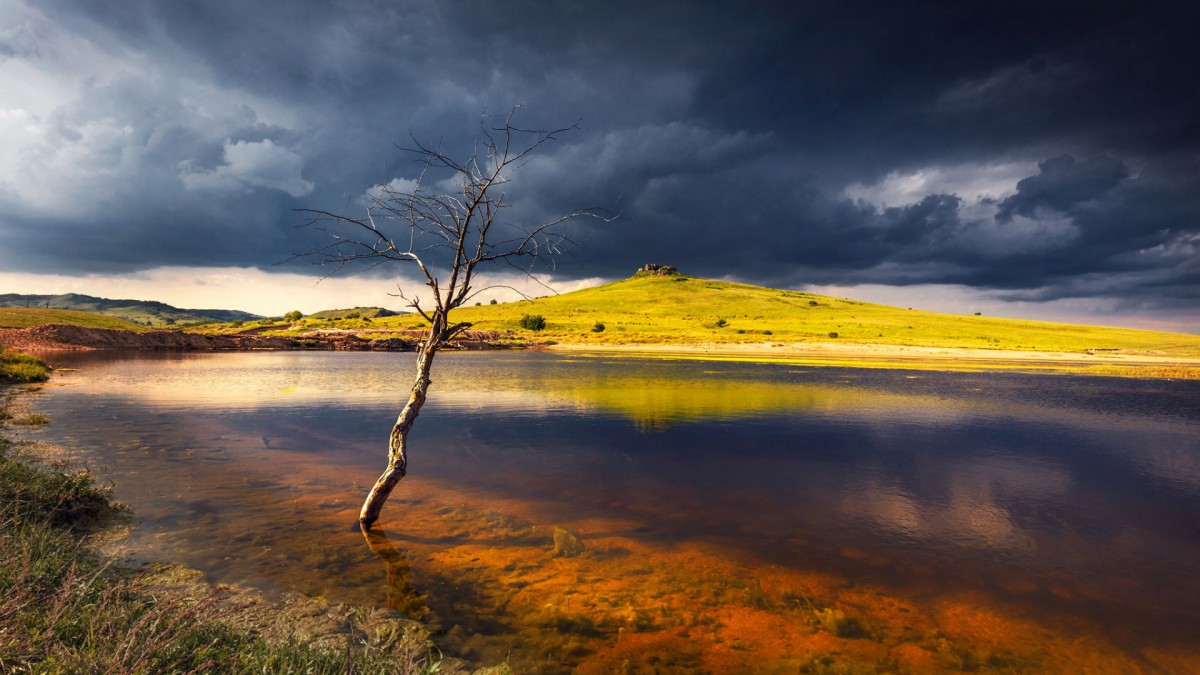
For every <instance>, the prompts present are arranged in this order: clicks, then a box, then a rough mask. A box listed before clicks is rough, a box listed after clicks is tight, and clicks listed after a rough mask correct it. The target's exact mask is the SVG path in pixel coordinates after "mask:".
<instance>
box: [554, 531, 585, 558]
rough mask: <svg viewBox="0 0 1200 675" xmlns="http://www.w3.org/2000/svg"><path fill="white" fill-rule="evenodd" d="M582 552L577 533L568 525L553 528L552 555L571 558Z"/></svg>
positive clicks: (581, 543) (581, 544)
mask: <svg viewBox="0 0 1200 675" xmlns="http://www.w3.org/2000/svg"><path fill="white" fill-rule="evenodd" d="M580 553H583V542H582V541H580V540H579V533H578V532H576V531H575V530H572V529H571V528H569V527H555V528H554V555H555V556H558V557H562V558H573V557H575V556H577V555H579V554H580Z"/></svg>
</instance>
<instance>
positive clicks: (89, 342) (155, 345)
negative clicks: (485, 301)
mask: <svg viewBox="0 0 1200 675" xmlns="http://www.w3.org/2000/svg"><path fill="white" fill-rule="evenodd" d="M0 344H6V345H9V346H12V347H16V348H17V349H21V350H25V351H31V350H32V351H48V350H68V351H84V350H95V349H135V350H136V349H146V350H178V351H192V350H231V351H238V350H243V351H244V350H253V349H278V350H285V349H324V350H336V351H369V350H375V351H407V350H410V349H412V348H413V346H414V345H415V344H416V342H415V341H414V340H407V339H401V338H386V339H378V340H366V339H363V338H360V337H358V336H356V335H352V334H338V335H326V334H310V335H305V336H303V337H301V338H298V339H291V338H283V337H272V336H264V335H256V334H235V335H202V334H199V333H185V332H183V331H177V330H172V331H146V332H134V331H127V330H113V329H108V328H83V327H80V326H69V325H64V324H48V325H44V326H32V327H30V328H0Z"/></svg>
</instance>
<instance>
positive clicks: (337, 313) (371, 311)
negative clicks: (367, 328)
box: [308, 307, 396, 319]
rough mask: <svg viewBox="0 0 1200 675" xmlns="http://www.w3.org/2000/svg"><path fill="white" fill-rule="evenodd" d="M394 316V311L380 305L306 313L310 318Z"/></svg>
mask: <svg viewBox="0 0 1200 675" xmlns="http://www.w3.org/2000/svg"><path fill="white" fill-rule="evenodd" d="M388 316H396V312H393V311H392V310H390V309H384V308H382V307H354V308H352V309H326V310H322V311H320V312H313V313H312V314H309V315H308V318H310V319H358V318H367V319H381V318H384V317H388Z"/></svg>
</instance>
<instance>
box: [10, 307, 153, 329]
mask: <svg viewBox="0 0 1200 675" xmlns="http://www.w3.org/2000/svg"><path fill="white" fill-rule="evenodd" d="M48 323H64V324H67V325H70V326H82V327H84V328H112V329H117V330H133V331H144V330H148V329H147V328H146V327H145V326H141V325H139V324H135V323H132V322H129V321H126V320H124V319H119V318H117V317H114V316H107V315H105V314H96V313H94V312H80V311H77V310H73V309H25V308H23V307H0V328H29V327H30V326H41V325H44V324H48Z"/></svg>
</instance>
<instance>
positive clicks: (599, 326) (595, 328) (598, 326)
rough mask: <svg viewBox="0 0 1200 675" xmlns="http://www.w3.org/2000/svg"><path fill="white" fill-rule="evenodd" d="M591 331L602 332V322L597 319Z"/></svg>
mask: <svg viewBox="0 0 1200 675" xmlns="http://www.w3.org/2000/svg"><path fill="white" fill-rule="evenodd" d="M592 332H593V333H603V332H604V322H603V321H597V322H596V325H595V326H592Z"/></svg>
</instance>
